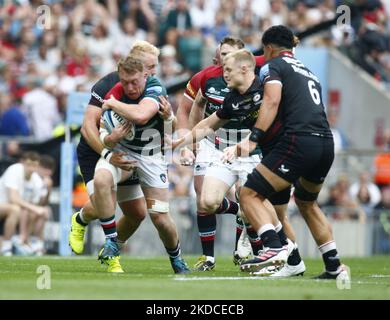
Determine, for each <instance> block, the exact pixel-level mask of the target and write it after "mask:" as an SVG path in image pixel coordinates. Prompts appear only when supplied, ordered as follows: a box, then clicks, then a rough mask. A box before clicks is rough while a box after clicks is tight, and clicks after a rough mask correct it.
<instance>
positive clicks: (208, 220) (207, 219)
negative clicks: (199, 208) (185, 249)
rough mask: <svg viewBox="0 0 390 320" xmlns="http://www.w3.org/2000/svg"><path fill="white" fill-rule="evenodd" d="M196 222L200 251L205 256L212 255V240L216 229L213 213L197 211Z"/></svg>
mask: <svg viewBox="0 0 390 320" xmlns="http://www.w3.org/2000/svg"><path fill="white" fill-rule="evenodd" d="M197 222H198V230H199V237H200V242H201V243H202V251H203V254H204V255H205V256H209V257H214V240H215V231H216V229H217V218H216V217H215V214H206V213H204V212H197Z"/></svg>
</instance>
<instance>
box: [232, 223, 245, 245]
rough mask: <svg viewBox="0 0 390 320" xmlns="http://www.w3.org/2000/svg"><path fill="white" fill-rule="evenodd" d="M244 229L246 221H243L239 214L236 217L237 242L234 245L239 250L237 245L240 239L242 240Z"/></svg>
mask: <svg viewBox="0 0 390 320" xmlns="http://www.w3.org/2000/svg"><path fill="white" fill-rule="evenodd" d="M243 230H244V222H242V219H241V218H240V217H239V216H237V217H236V243H235V246H234V250H235V251H237V245H238V240H240V237H241V233H242V231H243Z"/></svg>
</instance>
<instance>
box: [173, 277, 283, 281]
mask: <svg viewBox="0 0 390 320" xmlns="http://www.w3.org/2000/svg"><path fill="white" fill-rule="evenodd" d="M264 279H268V280H269V279H271V280H274V279H275V278H269V277H268V278H267V277H188V278H186V277H175V278H173V280H176V281H203V280H216V281H217V280H264Z"/></svg>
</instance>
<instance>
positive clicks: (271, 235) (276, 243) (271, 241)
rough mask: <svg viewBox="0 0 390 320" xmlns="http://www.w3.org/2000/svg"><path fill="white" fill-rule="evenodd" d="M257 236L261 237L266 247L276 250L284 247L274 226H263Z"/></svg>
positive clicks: (269, 224)
mask: <svg viewBox="0 0 390 320" xmlns="http://www.w3.org/2000/svg"><path fill="white" fill-rule="evenodd" d="M257 234H258V235H259V236H260V239H261V241H262V242H263V246H264V247H266V248H274V249H279V248H282V247H283V246H282V243H281V242H280V239H279V236H278V234H277V233H276V231H275V227H274V225H273V224H271V223H267V224H265V225H263V226H262V227H261V228H260V229H259V231H257Z"/></svg>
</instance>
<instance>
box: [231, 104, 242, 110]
mask: <svg viewBox="0 0 390 320" xmlns="http://www.w3.org/2000/svg"><path fill="white" fill-rule="evenodd" d="M239 105H240V104H239V103H232V108H233V110H238V109H239V107H240V106H239Z"/></svg>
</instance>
